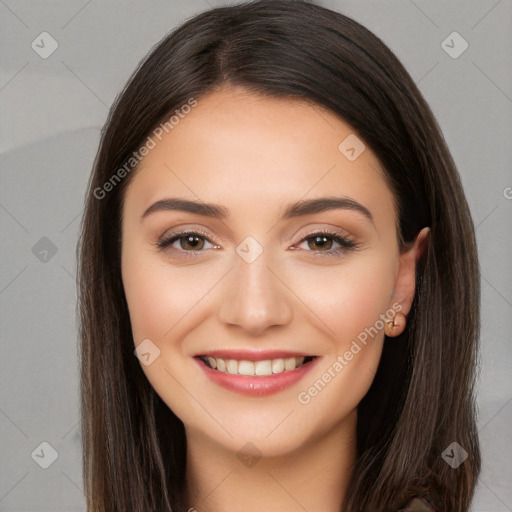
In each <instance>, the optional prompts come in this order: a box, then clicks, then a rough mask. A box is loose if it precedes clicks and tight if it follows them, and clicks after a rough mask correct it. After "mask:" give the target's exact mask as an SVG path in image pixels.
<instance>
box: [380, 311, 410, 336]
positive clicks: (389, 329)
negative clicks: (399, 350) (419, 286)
mask: <svg viewBox="0 0 512 512" xmlns="http://www.w3.org/2000/svg"><path fill="white" fill-rule="evenodd" d="M406 323H407V318H406V316H405V315H404V314H403V313H400V312H397V313H396V314H395V316H394V317H393V318H392V319H390V320H387V321H386V326H385V329H384V333H385V334H386V336H388V337H389V338H394V337H395V336H398V335H399V334H402V333H403V332H404V329H405V325H406Z"/></svg>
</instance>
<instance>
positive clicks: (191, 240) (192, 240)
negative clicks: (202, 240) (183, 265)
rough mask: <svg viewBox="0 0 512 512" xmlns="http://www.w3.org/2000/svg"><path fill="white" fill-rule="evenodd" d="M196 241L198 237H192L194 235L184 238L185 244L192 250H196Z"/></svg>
mask: <svg viewBox="0 0 512 512" xmlns="http://www.w3.org/2000/svg"><path fill="white" fill-rule="evenodd" d="M198 240H199V237H197V236H194V235H189V236H187V237H186V244H188V245H191V246H192V249H196V248H197V242H198Z"/></svg>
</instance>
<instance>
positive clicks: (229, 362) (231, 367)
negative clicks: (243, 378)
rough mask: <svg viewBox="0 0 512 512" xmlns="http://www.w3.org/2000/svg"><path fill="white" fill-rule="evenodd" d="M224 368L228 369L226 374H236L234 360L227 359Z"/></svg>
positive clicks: (236, 365)
mask: <svg viewBox="0 0 512 512" xmlns="http://www.w3.org/2000/svg"><path fill="white" fill-rule="evenodd" d="M226 367H227V369H228V373H233V374H235V373H238V361H236V360H235V359H228V360H227V362H226Z"/></svg>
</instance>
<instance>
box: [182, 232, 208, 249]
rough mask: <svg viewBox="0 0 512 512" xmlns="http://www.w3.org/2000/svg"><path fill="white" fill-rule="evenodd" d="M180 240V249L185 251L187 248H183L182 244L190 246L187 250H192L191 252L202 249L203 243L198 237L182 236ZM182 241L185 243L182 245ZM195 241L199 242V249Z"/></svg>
mask: <svg viewBox="0 0 512 512" xmlns="http://www.w3.org/2000/svg"><path fill="white" fill-rule="evenodd" d="M181 240H182V243H181V247H182V249H187V247H185V245H184V244H190V245H192V247H189V249H192V250H193V251H197V250H198V249H201V248H202V245H201V243H204V242H203V240H202V238H201V237H199V236H196V235H187V236H183V237H181ZM183 241H185V242H184V243H183ZM197 241H199V245H200V247H199V248H198V247H197Z"/></svg>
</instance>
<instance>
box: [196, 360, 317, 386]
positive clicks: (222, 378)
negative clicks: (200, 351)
mask: <svg viewBox="0 0 512 512" xmlns="http://www.w3.org/2000/svg"><path fill="white" fill-rule="evenodd" d="M194 359H195V360H196V361H197V364H198V365H199V366H200V367H201V369H202V370H203V371H204V372H205V373H206V375H207V377H208V378H209V379H210V380H211V381H212V382H215V384H218V385H219V386H222V387H223V388H226V389H229V390H231V391H236V392H237V393H241V394H243V395H249V396H266V395H271V394H272V393H277V392H279V391H282V390H284V389H286V388H289V387H291V386H293V384H295V383H296V382H298V381H299V380H300V379H302V378H303V377H304V376H305V375H306V374H307V373H308V372H309V371H310V370H311V369H312V368H313V366H315V365H316V363H317V361H318V359H320V358H319V357H315V358H314V359H313V360H312V361H310V362H309V363H307V364H304V365H302V366H301V367H300V368H296V369H295V370H287V371H284V372H283V373H276V374H273V375H268V376H258V377H250V376H244V375H238V374H232V373H226V372H221V371H219V370H214V369H213V368H210V367H209V366H208V365H207V364H206V363H205V362H204V361H203V360H202V359H200V358H194Z"/></svg>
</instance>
